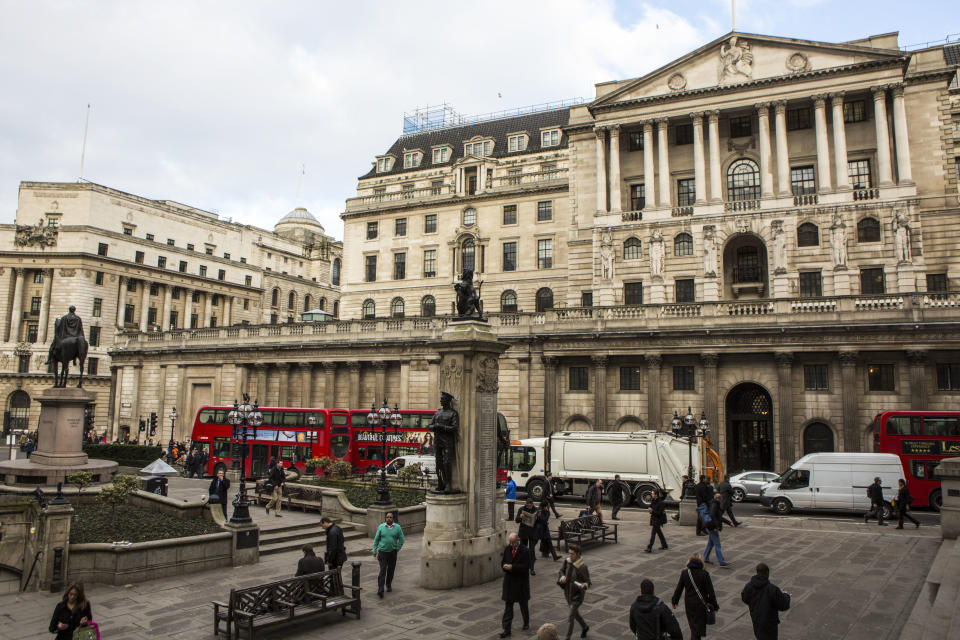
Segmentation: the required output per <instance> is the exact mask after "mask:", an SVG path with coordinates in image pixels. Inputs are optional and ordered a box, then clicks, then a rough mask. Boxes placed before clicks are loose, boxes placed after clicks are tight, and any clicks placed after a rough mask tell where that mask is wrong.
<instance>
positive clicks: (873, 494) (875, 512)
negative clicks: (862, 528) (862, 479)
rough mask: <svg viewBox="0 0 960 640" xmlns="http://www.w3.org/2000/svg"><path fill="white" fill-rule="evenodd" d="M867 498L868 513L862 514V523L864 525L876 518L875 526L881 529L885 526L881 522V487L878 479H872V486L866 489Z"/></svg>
mask: <svg viewBox="0 0 960 640" xmlns="http://www.w3.org/2000/svg"><path fill="white" fill-rule="evenodd" d="M867 497H868V498H870V511H868V512H867V513H865V514H863V522H864V524H866V523H867V522H868V521H869V520H870V518H873V517H876V518H877V524H879V525H880V526H881V527H885V526H887V523H886V522H884V521H883V485H882V484H881V483H880V478H874V479H873V484H872V485H870V486H869V487H867Z"/></svg>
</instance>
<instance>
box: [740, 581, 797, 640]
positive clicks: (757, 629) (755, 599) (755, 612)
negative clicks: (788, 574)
mask: <svg viewBox="0 0 960 640" xmlns="http://www.w3.org/2000/svg"><path fill="white" fill-rule="evenodd" d="M740 599H741V600H743V602H744V603H745V604H747V605H748V606H749V607H750V619H751V620H753V635H754V636H756V638H757V640H777V625H779V624H780V614H779V612H780V611H786V610H787V609H789V608H790V594H789V593H784V592H783V591H781V590H780V588H779V587H777V586H776V585H774V584H773V583H772V582H770V567H768V566H767V565H765V564H764V563H762V562H761V563H760V564H758V565H757V575H755V576H753V577H752V578H750V582H748V583H747V586H745V587H744V588H743V591H742V592H741V593H740Z"/></svg>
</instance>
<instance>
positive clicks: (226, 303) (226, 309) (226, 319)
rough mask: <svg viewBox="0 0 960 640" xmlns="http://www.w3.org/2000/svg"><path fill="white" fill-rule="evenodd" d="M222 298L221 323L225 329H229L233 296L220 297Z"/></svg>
mask: <svg viewBox="0 0 960 640" xmlns="http://www.w3.org/2000/svg"><path fill="white" fill-rule="evenodd" d="M222 297H223V322H221V323H220V324H222V325H223V326H225V327H229V326H230V324H231V320H232V316H233V296H222Z"/></svg>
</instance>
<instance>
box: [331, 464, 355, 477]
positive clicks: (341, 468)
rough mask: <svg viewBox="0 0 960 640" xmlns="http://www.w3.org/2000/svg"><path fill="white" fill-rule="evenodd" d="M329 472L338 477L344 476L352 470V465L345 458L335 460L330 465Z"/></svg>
mask: <svg viewBox="0 0 960 640" xmlns="http://www.w3.org/2000/svg"><path fill="white" fill-rule="evenodd" d="M330 472H331V473H332V474H333V475H335V476H337V477H338V478H346V477H347V476H349V475H350V474H351V473H352V472H353V467H352V466H351V465H350V463H349V462H347V461H346V460H337V461H336V462H334V463H333V464H332V465H330Z"/></svg>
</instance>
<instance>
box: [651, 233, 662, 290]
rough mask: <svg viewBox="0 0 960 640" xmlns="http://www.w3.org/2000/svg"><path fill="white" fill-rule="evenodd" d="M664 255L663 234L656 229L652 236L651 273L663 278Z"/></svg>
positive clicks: (655, 276)
mask: <svg viewBox="0 0 960 640" xmlns="http://www.w3.org/2000/svg"><path fill="white" fill-rule="evenodd" d="M663 256H664V248H663V234H662V233H660V229H654V230H653V236H651V237H650V273H651V274H652V275H653V277H654V278H663Z"/></svg>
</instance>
